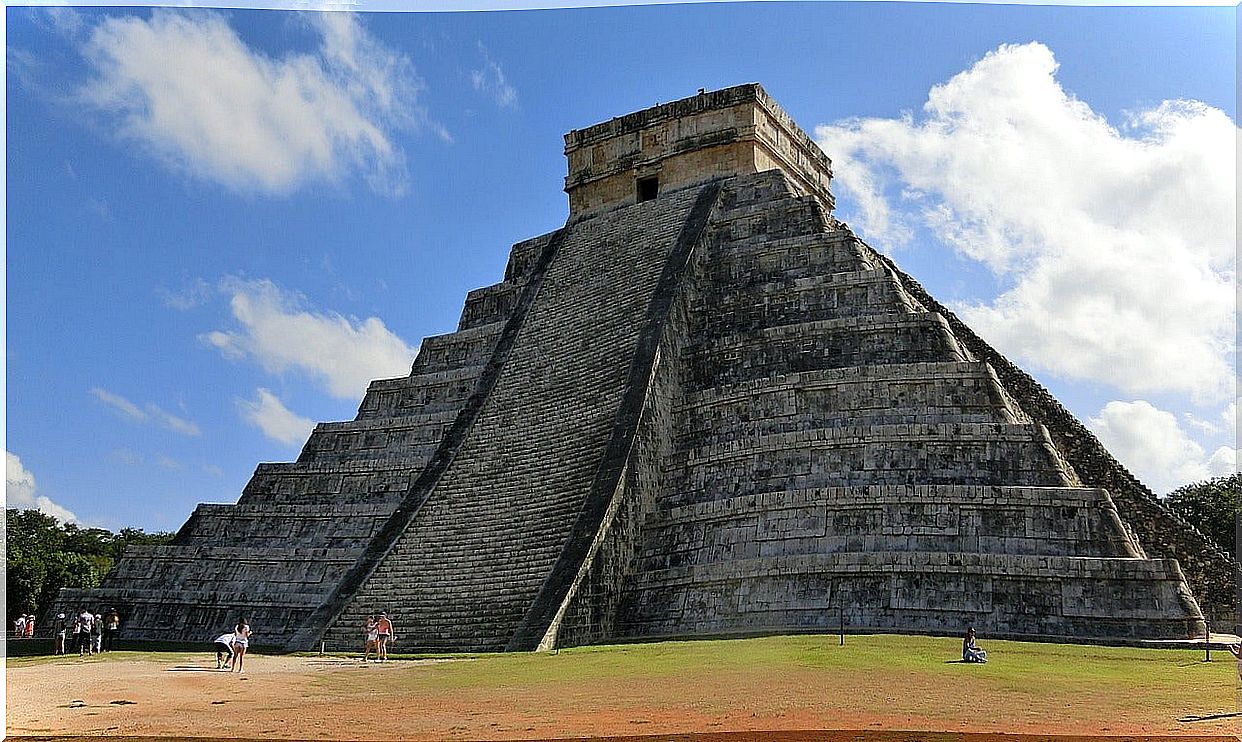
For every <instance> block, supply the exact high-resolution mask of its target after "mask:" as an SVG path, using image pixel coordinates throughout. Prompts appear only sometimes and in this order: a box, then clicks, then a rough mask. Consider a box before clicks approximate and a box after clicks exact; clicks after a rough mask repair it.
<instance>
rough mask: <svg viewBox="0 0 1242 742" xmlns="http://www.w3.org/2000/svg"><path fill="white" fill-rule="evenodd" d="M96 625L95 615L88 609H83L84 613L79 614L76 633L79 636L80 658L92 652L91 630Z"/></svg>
mask: <svg viewBox="0 0 1242 742" xmlns="http://www.w3.org/2000/svg"><path fill="white" fill-rule="evenodd" d="M94 625H95V614H93V613H91V612H90V611H89V610H87V609H86V608H83V609H82V611H81V612H80V613H78V621H77V631H76V632H75V633H76V636H77V644H78V656H79V657H81V656H82V655H84V654H86V653H88V652H90V650H91V629H92V628H93V627H94ZM92 654H93V652H92Z"/></svg>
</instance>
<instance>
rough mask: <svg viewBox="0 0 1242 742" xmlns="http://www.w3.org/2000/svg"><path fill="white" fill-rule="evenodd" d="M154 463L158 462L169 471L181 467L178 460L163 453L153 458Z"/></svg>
mask: <svg viewBox="0 0 1242 742" xmlns="http://www.w3.org/2000/svg"><path fill="white" fill-rule="evenodd" d="M155 463H157V464H159V465H160V467H162V468H164V469H168V470H169V471H177V470H179V469H180V468H181V462H180V461H177V460H176V459H174V458H171V457H169V456H164V455H160V456H159V457H157V458H156V460H155Z"/></svg>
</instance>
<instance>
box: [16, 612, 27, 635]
mask: <svg viewBox="0 0 1242 742" xmlns="http://www.w3.org/2000/svg"><path fill="white" fill-rule="evenodd" d="M25 635H26V614H25V613H23V614H21V615H20V616H18V617H17V620H16V621H14V622H13V636H16V637H19V638H20V637H23V636H25Z"/></svg>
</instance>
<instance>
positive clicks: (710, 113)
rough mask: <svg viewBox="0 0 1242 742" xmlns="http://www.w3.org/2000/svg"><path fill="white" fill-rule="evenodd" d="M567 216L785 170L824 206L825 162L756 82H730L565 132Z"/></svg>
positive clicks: (828, 176)
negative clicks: (727, 179) (732, 178)
mask: <svg viewBox="0 0 1242 742" xmlns="http://www.w3.org/2000/svg"><path fill="white" fill-rule="evenodd" d="M565 156H566V158H568V160H569V174H568V175H567V176H566V177H565V192H566V193H568V194H569V214H570V218H571V219H573V218H575V217H580V216H583V215H586V214H591V213H594V212H597V211H599V210H601V209H607V208H610V207H616V206H622V205H628V204H634V203H640V202H642V201H647V200H650V199H653V198H655V197H656V196H657V195H659V193H660V192H661V191H664V190H672V189H677V188H683V187H686V186H691V185H695V184H698V183H703V182H706V181H709V180H713V179H717V178H722V177H728V176H733V175H749V174H753V173H760V172H764V171H767V170H780V171H781V172H783V173H785V174H786V175H787V176H788V177H789V180H790V182H791V183H792V184H793V185H794V187H795V188H796V189H797V190H798V191H799V192H800V193H802V194H804V195H808V196H813V197H815V199H816V200H818V201H819V202H820V204H821V205H823V207H824V208H825V210H827V211H831V210H832V208H833V197H832V194H831V193H830V192H829V190H828V186H829V182H830V181H831V180H832V161H831V160H829V159H828V156H827V155H825V154H824V153H823V151H822V150H820V148H819V147H818V146H817V145H816V144H815V142H813V141H811V138H810V137H809V136H807V135H806V132H804V131H802V129H800V128H798V125H797V124H795V123H794V122H793V119H791V118H790V117H789V115H788V114H787V113H785V111H784V110H783V109H782V108H781V107H780V106H778V105H777V104H776V101H774V100H772V98H771V97H770V96H769V95H768V94H767V92H766V91H765V90H764V89H763V87H762V86H760V85H758V84H756V83H751V84H748V85H737V86H735V87H731V88H725V89H723V90H716V91H713V92H710V93H709V92H700V93H699V94H698V95H695V96H691V97H689V98H683V99H682V100H678V101H674V102H672V103H665V104H663V105H658V106H653V107H652V108H647V109H644V110H642V111H636V112H634V113H631V114H628V115H625V116H620V117H618V118H614V119H612V120H611V121H605V122H604V123H601V124H596V125H594V126H589V127H587V128H585V129H575V130H574V131H571V132H569V133H568V134H566V135H565Z"/></svg>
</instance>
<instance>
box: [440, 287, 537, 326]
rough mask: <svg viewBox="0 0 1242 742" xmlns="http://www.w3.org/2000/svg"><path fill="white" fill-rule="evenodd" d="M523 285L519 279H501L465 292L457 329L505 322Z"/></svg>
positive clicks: (515, 303)
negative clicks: (464, 300)
mask: <svg viewBox="0 0 1242 742" xmlns="http://www.w3.org/2000/svg"><path fill="white" fill-rule="evenodd" d="M524 286H525V283H524V282H521V281H502V282H500V283H496V284H492V285H491V286H484V287H483V288H478V289H475V290H473V291H471V292H470V293H468V294H466V305H465V307H463V308H462V310H461V319H460V320H458V322H457V330H458V331H459V332H460V331H462V330H469V329H473V328H477V327H481V326H485V325H489V324H492V323H496V322H507V321H508V319H509V316H510V315H511V314H512V313H513V308H514V307H515V306H516V305H517V301H518V298H519V297H520V296H521V294H522V288H523V287H524Z"/></svg>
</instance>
